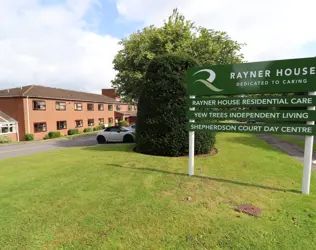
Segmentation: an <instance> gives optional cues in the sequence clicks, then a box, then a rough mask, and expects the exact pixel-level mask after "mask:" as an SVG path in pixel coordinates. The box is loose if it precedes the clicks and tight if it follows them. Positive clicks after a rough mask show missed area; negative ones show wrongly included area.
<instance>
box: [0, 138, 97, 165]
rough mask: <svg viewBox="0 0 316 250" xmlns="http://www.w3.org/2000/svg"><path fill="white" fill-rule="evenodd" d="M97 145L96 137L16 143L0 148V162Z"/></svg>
mask: <svg viewBox="0 0 316 250" xmlns="http://www.w3.org/2000/svg"><path fill="white" fill-rule="evenodd" d="M95 145H97V141H96V136H95V135H91V136H84V137H78V138H75V139H61V140H52V141H44V142H43V141H41V142H30V143H23V142H22V143H17V144H11V145H1V146H0V160H1V159H4V158H12V157H17V156H23V155H30V154H36V153H41V152H47V151H50V150H55V149H60V148H70V147H84V146H95Z"/></svg>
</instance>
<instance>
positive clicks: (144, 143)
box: [135, 54, 215, 156]
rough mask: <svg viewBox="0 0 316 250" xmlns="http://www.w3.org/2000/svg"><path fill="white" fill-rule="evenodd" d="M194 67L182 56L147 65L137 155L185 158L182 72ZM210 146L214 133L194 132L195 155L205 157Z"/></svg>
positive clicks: (174, 55) (138, 116) (178, 55)
mask: <svg viewBox="0 0 316 250" xmlns="http://www.w3.org/2000/svg"><path fill="white" fill-rule="evenodd" d="M196 65H198V63H197V61H195V60H194V59H192V58H191V57H189V56H187V55H183V54H167V55H163V56H157V57H156V58H155V59H153V61H152V62H151V63H150V64H149V66H148V69H147V73H146V78H145V80H146V82H145V85H144V87H143V89H142V93H141V96H140V98H139V101H138V114H137V122H136V124H137V133H136V147H135V150H136V151H137V152H140V153H144V154H151V155H161V156H183V155H187V154H188V152H189V141H188V140H189V138H188V130H187V128H186V123H187V121H188V119H187V111H188V110H189V106H188V101H187V100H188V93H187V87H186V70H187V68H188V67H191V66H196ZM214 143H215V134H214V133H210V132H196V136H195V153H196V154H207V153H209V152H210V151H211V149H212V147H213V146H214Z"/></svg>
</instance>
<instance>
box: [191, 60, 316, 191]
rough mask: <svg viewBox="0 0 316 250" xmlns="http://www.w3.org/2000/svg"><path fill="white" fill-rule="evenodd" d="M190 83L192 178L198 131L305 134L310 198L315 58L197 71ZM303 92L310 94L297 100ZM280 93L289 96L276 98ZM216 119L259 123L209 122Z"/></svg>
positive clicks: (305, 177) (304, 185) (304, 187)
mask: <svg viewBox="0 0 316 250" xmlns="http://www.w3.org/2000/svg"><path fill="white" fill-rule="evenodd" d="M187 81H188V82H187V83H188V86H187V89H188V94H189V95H190V98H189V107H190V108H189V110H188V114H187V117H188V120H189V123H188V130H189V170H188V172H189V175H190V176H191V175H193V174H194V152H195V150H194V131H213V132H234V133H253V134H262V133H264V134H292V135H305V136H306V137H305V151H304V171H303V178H302V193H303V194H309V190H310V178H311V168H312V156H313V141H314V135H316V126H315V125H314V124H315V120H316V110H315V106H316V58H315V57H310V58H298V59H289V60H276V61H264V62H254V63H240V64H230V65H214V66H201V67H191V68H189V69H188V70H187ZM302 92H308V95H305V96H299V95H296V96H295V95H293V93H302ZM277 93H280V94H281V93H282V94H284V93H288V94H287V95H286V96H282V95H280V94H279V95H278V96H275V94H277ZM257 94H259V95H257ZM260 94H261V95H260ZM262 94H264V95H262ZM266 94H270V96H266ZM247 95H251V96H249V97H248V96H247ZM251 107H252V108H251ZM262 107H264V108H268V107H272V109H265V110H263V109H262ZM280 107H290V108H291V110H289V109H283V110H282V109H280ZM297 107H303V108H306V107H307V110H306V109H305V110H301V109H300V110H297V109H295V108H297ZM221 108H222V109H221ZM223 108H224V110H223ZM227 108H229V110H227ZM210 120H214V121H219V120H233V121H240V120H246V121H249V122H254V123H252V124H249V123H247V124H241V123H236V122H235V123H216V122H208V121H210ZM203 121H204V122H203ZM256 121H259V122H260V123H255V122H256ZM268 121H272V122H273V123H270V122H269V123H268ZM280 121H281V123H280ZM286 121H287V122H286ZM293 121H297V123H292V122H293ZM299 121H303V122H305V121H306V122H307V123H306V124H301V123H299Z"/></svg>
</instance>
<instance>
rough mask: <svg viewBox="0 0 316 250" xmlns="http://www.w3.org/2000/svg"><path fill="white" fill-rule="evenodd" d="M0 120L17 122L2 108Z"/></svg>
mask: <svg viewBox="0 0 316 250" xmlns="http://www.w3.org/2000/svg"><path fill="white" fill-rule="evenodd" d="M0 122H1V123H2V122H4V123H8V122H17V121H16V120H14V119H13V118H12V117H10V116H8V115H7V114H5V113H3V112H2V111H1V110H0Z"/></svg>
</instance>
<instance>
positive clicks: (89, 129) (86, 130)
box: [83, 128, 93, 133]
mask: <svg viewBox="0 0 316 250" xmlns="http://www.w3.org/2000/svg"><path fill="white" fill-rule="evenodd" d="M89 132H93V128H85V129H84V130H83V133H89Z"/></svg>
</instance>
